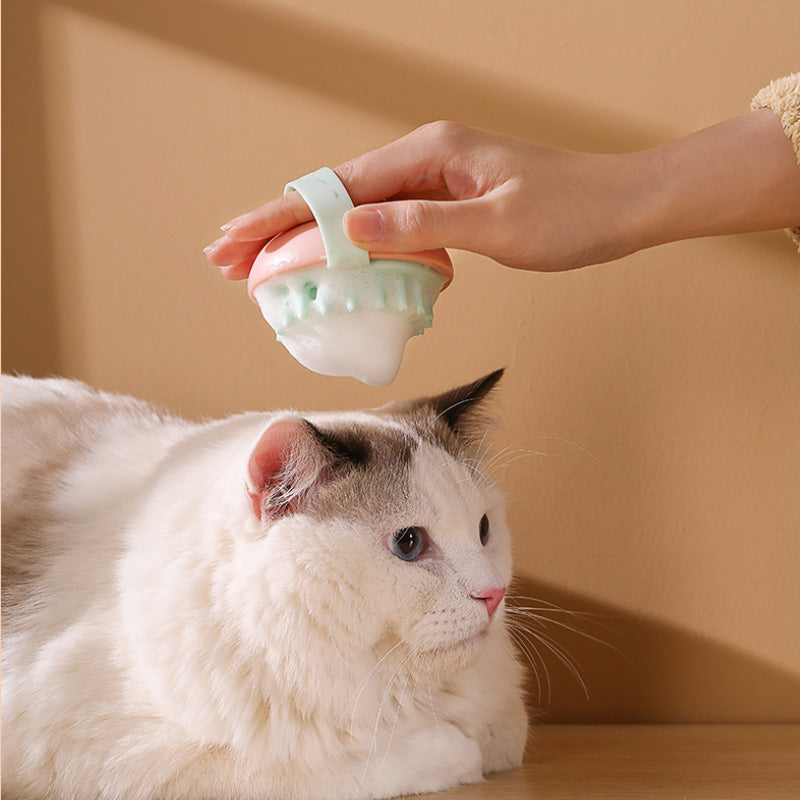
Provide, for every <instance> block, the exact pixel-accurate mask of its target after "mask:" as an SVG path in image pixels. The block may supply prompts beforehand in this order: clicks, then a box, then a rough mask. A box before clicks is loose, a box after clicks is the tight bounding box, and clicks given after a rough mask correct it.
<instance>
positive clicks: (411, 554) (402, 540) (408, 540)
mask: <svg viewBox="0 0 800 800" xmlns="http://www.w3.org/2000/svg"><path fill="white" fill-rule="evenodd" d="M389 549H390V550H391V551H392V552H393V553H394V554H395V555H396V556H397V557H398V558H402V559H403V561H416V560H417V559H418V558H419V557H420V556H421V555H422V553H423V551H424V550H425V529H424V528H420V527H419V526H418V525H412V526H411V527H410V528H401V529H400V530H399V531H395V532H394V533H393V534H392V535H391V537H390V538H389Z"/></svg>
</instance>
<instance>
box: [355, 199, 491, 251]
mask: <svg viewBox="0 0 800 800" xmlns="http://www.w3.org/2000/svg"><path fill="white" fill-rule="evenodd" d="M481 219H485V215H484V214H483V210H482V208H481V206H480V203H479V200H477V199H476V200H463V201H457V200H445V201H438V200H397V201H392V202H387V203H373V204H370V205H363V206H357V207H356V208H354V209H352V210H351V211H348V212H347V213H346V214H345V215H344V232H345V234H346V235H347V238H348V239H350V241H352V242H353V244H356V245H358V246H359V247H362V248H364V249H365V250H366V249H370V250H383V251H385V252H388V253H399V252H406V253H416V252H419V251H420V250H432V249H434V248H436V247H455V248H459V249H464V250H471V249H473V247H471V245H472V243H473V242H474V241H475V236H476V229H479V226H480V224H481Z"/></svg>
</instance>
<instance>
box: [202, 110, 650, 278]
mask: <svg viewBox="0 0 800 800" xmlns="http://www.w3.org/2000/svg"><path fill="white" fill-rule="evenodd" d="M335 172H336V173H337V174H338V176H339V177H340V179H341V180H342V182H343V183H344V185H345V187H346V188H347V190H348V193H349V194H350V197H351V198H352V200H353V202H354V204H356V208H355V209H353V210H352V211H350V212H348V213H347V214H346V215H345V219H344V229H345V233H346V234H347V236H348V237H349V238H350V239H351V240H352V241H353V242H354V243H355V244H356V245H358V246H359V247H363V248H365V249H370V250H380V251H382V252H415V251H419V250H426V249H432V248H436V247H454V248H459V249H464V250H471V251H473V252H476V253H481V254H483V255H486V256H489V257H490V258H493V259H495V260H496V261H499V262H500V263H502V264H506V265H507V266H510V267H519V268H525V269H537V270H562V269H570V268H573V267H578V266H583V265H585V264H590V263H596V262H598V261H604V260H609V259H611V258H616V257H619V256H621V255H623V254H624V253H625V252H630V250H631V249H635V245H634V244H633V231H634V228H635V224H634V219H633V218H634V217H636V216H637V215H638V213H639V212H640V210H641V208H642V205H641V203H639V202H638V201H637V198H636V197H635V196H634V195H635V192H636V190H637V188H638V187H639V184H640V181H638V180H635V178H636V173H635V168H634V165H633V164H631V163H630V162H629V161H627V160H625V159H624V157H622V156H617V155H595V154H585V153H573V152H570V151H566V150H558V149H555V148H551V147H545V146H543V145H539V144H534V143H531V142H527V141H524V140H521V139H515V138H512V137H509V136H503V135H501V134H497V133H492V132H488V131H482V130H476V129H473V128H468V127H465V126H462V125H458V124H455V123H450V122H437V123H432V124H430V125H425V126H423V127H421V128H418V129H417V130H415V131H413V132H412V133H410V134H409V135H408V136H405V137H403V138H402V139H399V140H397V141H395V142H392V143H391V144H388V145H386V146H385V147H381V148H379V149H377V150H373V151H371V152H369V153H366V154H364V155H361V156H359V157H357V158H354V159H353V160H352V161H348V162H347V163H345V164H342V165H341V166H339V167H338V168H336V170H335ZM623 209H627V213H623ZM311 219H312V216H311V212H310V211H309V210H308V207H307V206H306V204H305V202H304V201H303V199H302V198H301V197H300V195H299V194H298V193H297V192H291V193H289V194H288V195H284V196H283V197H280V198H278V199H275V200H272V201H270V202H268V203H267V204H266V205H264V206H262V207H261V208H258V209H256V210H255V211H251V212H250V213H248V214H244V215H243V216H240V217H237V218H236V219H234V220H232V221H231V222H229V223H228V224H227V225H224V226H223V230H224V231H225V236H223V237H221V238H220V239H218V240H217V241H215V242H213V243H212V244H211V245H209V247H208V248H206V255H207V257H208V259H209V260H210V261H211V262H212V263H213V264H216V265H218V266H220V267H221V268H222V273H223V275H225V277H228V278H231V279H240V278H246V277H247V275H248V273H249V271H250V267H251V266H252V263H253V259H254V258H255V256H256V255H257V253H258V251H259V250H260V249H261V247H262V246H263V245H264V243H265V242H266V241H267V240H268V239H269V238H270V237H272V236H274V235H275V234H277V233H280V232H282V231H284V230H286V229H288V228H291V227H293V226H295V225H299V224H300V223H303V222H307V221H309V220H311ZM629 240H630V244H629V243H628V241H629Z"/></svg>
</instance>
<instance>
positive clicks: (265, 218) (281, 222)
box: [222, 192, 313, 242]
mask: <svg viewBox="0 0 800 800" xmlns="http://www.w3.org/2000/svg"><path fill="white" fill-rule="evenodd" d="M312 219H313V216H312V214H311V211H310V210H309V208H308V206H307V205H306V203H305V200H303V198H302V197H301V196H300V194H299V193H298V192H289V194H285V195H283V196H282V197H278V198H276V199H275V200H270V201H269V202H268V203H265V204H264V205H263V206H261V207H260V208H257V209H255V211H250V212H248V213H247V214H242V215H241V216H240V217H236V218H235V219H232V220H231V221H230V222H227V223H225V225H223V226H222V230H223V231H225V233H226V234H227V235H228V236H229V237H230V238H231V239H233V240H234V241H237V242H254V241H260V240H262V239H270V238H272V237H273V236H275V235H276V234H278V233H282V232H283V231H286V230H289V228H294V227H295V226H296V225H301V224H302V223H304V222H310V221H311V220H312Z"/></svg>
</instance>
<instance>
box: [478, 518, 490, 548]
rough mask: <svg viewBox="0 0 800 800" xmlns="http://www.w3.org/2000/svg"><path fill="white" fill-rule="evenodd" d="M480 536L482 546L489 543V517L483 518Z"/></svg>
mask: <svg viewBox="0 0 800 800" xmlns="http://www.w3.org/2000/svg"><path fill="white" fill-rule="evenodd" d="M478 536H480V539H481V544H486V542H488V541H489V517H487V516H486V514H484V515H483V516H482V517H481V522H480V525H478Z"/></svg>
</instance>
